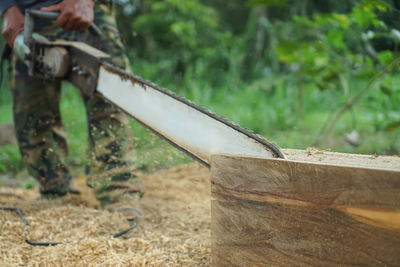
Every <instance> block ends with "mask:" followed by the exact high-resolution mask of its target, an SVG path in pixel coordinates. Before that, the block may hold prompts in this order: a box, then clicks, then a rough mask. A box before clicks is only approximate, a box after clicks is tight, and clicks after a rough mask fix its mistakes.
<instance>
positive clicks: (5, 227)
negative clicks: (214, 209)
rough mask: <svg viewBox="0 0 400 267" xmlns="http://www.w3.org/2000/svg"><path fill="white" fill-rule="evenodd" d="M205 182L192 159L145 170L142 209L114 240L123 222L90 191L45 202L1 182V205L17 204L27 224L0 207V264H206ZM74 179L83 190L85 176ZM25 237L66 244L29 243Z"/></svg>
mask: <svg viewBox="0 0 400 267" xmlns="http://www.w3.org/2000/svg"><path fill="white" fill-rule="evenodd" d="M209 180H210V173H209V170H208V169H207V168H205V167H201V166H200V165H198V164H197V163H193V164H189V165H184V166H180V167H177V168H174V169H170V170H167V171H163V172H159V173H155V174H151V175H147V176H144V177H143V182H144V183H145V184H146V186H147V192H146V195H145V197H144V198H143V201H142V203H143V210H144V212H145V215H144V217H143V218H142V220H141V221H140V224H139V227H138V228H136V229H134V230H132V231H131V232H130V233H128V234H127V235H125V236H123V237H120V238H112V237H111V236H112V235H113V234H115V233H117V232H119V231H120V230H122V229H125V228H127V227H128V226H129V222H127V221H126V220H125V219H124V218H122V217H120V216H118V215H115V214H111V213H109V212H107V211H104V210H101V209H96V208H95V207H96V206H97V205H98V203H97V202H96V201H95V200H94V198H93V197H92V196H91V195H90V194H88V192H90V191H88V192H84V194H82V195H80V196H73V195H68V196H66V197H63V198H61V199H58V200H43V199H40V198H39V195H38V193H37V192H36V191H32V190H31V191H28V190H23V189H15V188H13V189H11V188H0V206H4V205H8V206H18V207H20V208H21V209H22V211H23V213H24V215H25V217H26V219H27V220H28V222H29V224H30V225H29V232H25V230H24V225H23V222H22V220H21V219H20V218H19V217H18V215H17V213H16V212H12V211H0V266H26V265H28V266H61V265H62V266H96V265H99V266H100V265H101V266H194V265H196V266H204V265H206V266H208V265H209V263H210V253H211V248H210V246H211V240H210V187H209ZM76 185H77V186H78V187H79V189H80V190H88V189H86V187H85V186H84V180H83V179H77V181H76ZM9 193H12V194H13V195H9ZM26 238H27V239H30V240H34V241H43V242H45V241H57V242H68V243H65V244H61V245H58V246H53V247H33V246H30V245H28V244H27V243H25V239H26Z"/></svg>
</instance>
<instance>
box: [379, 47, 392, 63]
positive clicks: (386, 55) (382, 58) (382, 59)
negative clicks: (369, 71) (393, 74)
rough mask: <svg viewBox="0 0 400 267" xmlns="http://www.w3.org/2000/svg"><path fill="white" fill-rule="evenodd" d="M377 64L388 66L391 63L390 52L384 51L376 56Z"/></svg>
mask: <svg viewBox="0 0 400 267" xmlns="http://www.w3.org/2000/svg"><path fill="white" fill-rule="evenodd" d="M377 57H378V60H379V63H381V64H382V65H389V64H390V63H392V62H393V53H392V51H390V50H385V51H382V52H379V53H378V54H377Z"/></svg>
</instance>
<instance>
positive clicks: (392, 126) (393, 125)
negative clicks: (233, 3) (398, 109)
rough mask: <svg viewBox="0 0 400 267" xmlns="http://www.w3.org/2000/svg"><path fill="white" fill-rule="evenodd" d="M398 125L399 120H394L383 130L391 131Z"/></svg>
mask: <svg viewBox="0 0 400 267" xmlns="http://www.w3.org/2000/svg"><path fill="white" fill-rule="evenodd" d="M399 127H400V121H394V122H391V123H389V124H387V125H386V126H385V131H387V132H391V131H394V130H396V129H397V128H399Z"/></svg>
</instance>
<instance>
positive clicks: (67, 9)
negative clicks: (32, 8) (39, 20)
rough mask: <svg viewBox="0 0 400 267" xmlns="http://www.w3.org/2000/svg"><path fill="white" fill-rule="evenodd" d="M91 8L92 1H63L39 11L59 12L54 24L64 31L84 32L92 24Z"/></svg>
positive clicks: (92, 13)
mask: <svg viewBox="0 0 400 267" xmlns="http://www.w3.org/2000/svg"><path fill="white" fill-rule="evenodd" d="M93 7H94V2H93V0H64V1H62V2H61V3H59V4H57V5H53V6H49V7H44V8H42V9H41V10H43V11H52V12H60V16H59V17H58V19H57V21H56V23H57V25H58V26H60V27H62V28H63V29H64V30H65V31H84V30H86V29H87V28H89V26H90V24H91V23H92V22H93V19H94V11H93Z"/></svg>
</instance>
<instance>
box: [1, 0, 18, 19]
mask: <svg viewBox="0 0 400 267" xmlns="http://www.w3.org/2000/svg"><path fill="white" fill-rule="evenodd" d="M16 5H17V3H16V2H15V1H14V0H1V1H0V15H1V16H3V14H4V12H6V10H7V9H9V8H10V7H12V6H16Z"/></svg>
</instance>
